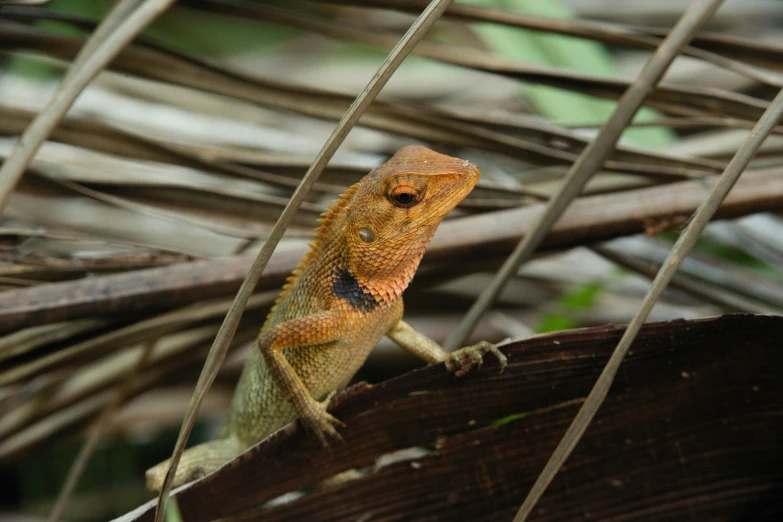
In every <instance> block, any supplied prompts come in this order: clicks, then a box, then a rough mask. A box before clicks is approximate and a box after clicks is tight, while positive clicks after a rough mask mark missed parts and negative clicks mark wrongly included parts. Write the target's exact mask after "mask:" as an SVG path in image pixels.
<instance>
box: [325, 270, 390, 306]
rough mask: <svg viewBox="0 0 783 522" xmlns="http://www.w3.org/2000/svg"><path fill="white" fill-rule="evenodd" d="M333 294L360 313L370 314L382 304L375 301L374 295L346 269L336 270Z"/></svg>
mask: <svg viewBox="0 0 783 522" xmlns="http://www.w3.org/2000/svg"><path fill="white" fill-rule="evenodd" d="M332 292H334V295H335V296H337V297H339V298H341V299H344V300H345V302H346V303H348V304H349V305H351V306H352V307H353V308H354V309H356V310H358V311H360V312H364V313H367V312H370V311H372V310H373V309H375V308H376V307H377V306H378V305H379V304H380V303H378V301H377V300H376V299H375V296H374V295H372V292H370V290H368V289H367V288H365V287H364V286H362V284H361V283H359V281H357V280H356V278H355V277H354V276H353V274H352V273H351V272H349V271H348V270H347V269H345V268H337V269H336V270H335V276H334V282H333V283H332Z"/></svg>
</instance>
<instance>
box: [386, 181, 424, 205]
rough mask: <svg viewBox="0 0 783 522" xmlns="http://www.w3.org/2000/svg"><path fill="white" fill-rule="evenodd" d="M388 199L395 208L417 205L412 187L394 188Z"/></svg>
mask: <svg viewBox="0 0 783 522" xmlns="http://www.w3.org/2000/svg"><path fill="white" fill-rule="evenodd" d="M389 199H390V200H391V202H392V203H393V204H394V206H395V207H401V208H408V207H412V206H413V205H415V204H416V203H418V201H417V200H418V194H416V190H415V189H413V188H412V187H406V186H401V187H396V188H395V189H394V190H392V191H391V193H390V194H389Z"/></svg>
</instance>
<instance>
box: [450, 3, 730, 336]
mask: <svg viewBox="0 0 783 522" xmlns="http://www.w3.org/2000/svg"><path fill="white" fill-rule="evenodd" d="M722 1H723V0H695V1H694V2H693V3H692V4H691V5H690V6H689V7H688V9H687V10H686V11H685V13H684V14H683V15H682V18H680V20H679V21H678V22H677V25H675V26H674V28H673V29H672V31H671V33H669V36H667V37H666V38H665V39H664V41H663V42H661V45H660V46H659V47H658V49H657V50H656V51H655V53H653V55H652V56H651V57H650V59H649V60H648V61H647V64H646V65H645V66H644V69H642V71H641V72H640V73H639V76H638V77H637V78H636V80H635V81H634V82H633V83H632V84H631V85H630V87H628V90H627V91H625V93H624V94H623V96H622V97H621V98H620V101H619V102H618V104H617V107H616V108H615V111H614V113H612V116H611V117H610V118H609V120H608V121H607V122H606V123H605V124H604V125H603V127H601V131H600V133H599V134H598V136H597V137H596V139H595V140H593V141H592V142H590V143H589V144H588V145H587V146H586V147H585V148H584V150H583V151H582V153H581V154H580V155H579V158H578V159H577V160H576V162H575V163H574V165H573V166H572V167H571V169H570V170H569V171H568V174H567V175H566V178H565V180H564V181H563V184H562V185H560V188H559V189H558V191H557V193H556V194H555V195H554V196H553V197H552V198H551V199H550V200H549V202H548V203H547V206H546V208H545V209H544V212H543V214H542V215H541V219H540V221H539V222H538V224H537V226H536V227H535V228H534V230H533V231H532V232H531V233H530V234H527V235H525V237H524V238H522V241H520V242H519V243H518V244H517V246H516V247H515V248H514V251H513V252H512V253H511V255H510V256H509V257H508V259H506V261H505V263H503V266H502V267H500V270H498V272H497V274H495V277H494V278H493V280H492V282H491V283H490V285H489V286H487V288H485V289H484V291H483V292H482V293H481V295H479V297H478V299H476V301H475V302H474V303H473V306H471V308H470V310H468V313H467V314H466V315H465V317H464V318H463V320H462V321H461V322H460V324H459V325H458V326H457V328H455V329H454V331H453V332H452V333H451V335H450V336H449V338H448V339H447V340H446V343H445V344H446V348H447V349H451V350H454V349H456V348H458V347H460V346H462V345H463V344H464V342H465V340H466V339H467V337H468V336H469V335H470V334H471V333H472V332H473V329H474V328H475V327H476V325H477V324H478V322H479V320H480V319H481V317H482V316H483V315H484V313H485V312H486V311H487V310H488V309H489V307H490V306H492V303H494V302H495V299H496V298H497V296H498V295H499V294H500V292H501V290H502V289H503V287H504V286H505V284H506V282H507V281H508V280H509V279H510V278H511V276H513V275H514V274H515V273H517V271H518V270H519V265H520V264H522V263H523V262H524V261H526V260H527V259H528V258H529V257H530V256H531V255H532V254H533V252H534V251H535V249H536V248H537V247H538V245H540V244H541V241H543V239H544V237H545V236H546V235H547V233H548V232H549V230H550V229H551V228H552V225H554V224H555V222H556V221H557V220H558V219H559V218H560V216H561V215H562V214H563V212H564V211H565V209H566V208H567V207H568V205H569V204H570V203H571V201H572V200H573V199H574V198H576V197H577V196H578V195H579V193H580V192H581V191H582V189H583V188H584V186H585V184H586V183H587V182H588V181H589V180H590V178H591V177H592V176H593V174H594V173H595V172H596V171H598V170H599V169H600V168H601V167H602V166H603V164H604V161H606V159H607V158H608V157H609V155H610V154H611V153H612V152H613V151H614V148H615V145H616V144H617V141H618V140H619V139H620V136H622V134H623V131H624V130H625V129H626V128H627V127H628V125H629V124H630V123H631V120H632V119H633V117H634V115H635V114H636V112H637V111H638V110H639V108H640V107H641V106H642V104H643V103H644V100H645V99H646V98H647V96H649V94H650V93H651V92H652V91H653V90H654V89H655V86H656V84H657V83H658V82H659V81H660V79H661V78H662V77H663V75H664V73H665V72H666V70H667V69H668V68H669V65H671V63H672V62H673V61H674V59H675V58H676V57H677V56H678V55H679V54H680V52H681V51H682V50H683V49H684V48H685V47H686V46H687V45H688V42H690V40H691V39H692V38H693V36H694V35H695V34H696V33H697V32H698V30H699V28H701V27H702V26H703V25H704V23H705V22H706V21H707V20H709V19H710V18H711V17H712V15H713V14H714V13H715V12H716V11H717V10H718V8H719V7H720V5H721V3H722Z"/></svg>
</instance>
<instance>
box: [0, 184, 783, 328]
mask: <svg viewBox="0 0 783 522" xmlns="http://www.w3.org/2000/svg"><path fill="white" fill-rule="evenodd" d="M712 183H714V180H703V181H688V182H682V183H677V184H670V185H665V186H660V187H651V188H643V189H637V190H630V191H625V192H621V193H617V194H604V195H597V196H589V197H583V198H579V199H577V200H576V201H575V202H574V203H572V204H571V206H570V207H569V208H568V210H566V212H565V214H564V215H563V217H562V218H561V219H560V220H559V221H558V222H557V223H556V224H555V226H554V227H553V228H552V231H551V232H550V234H549V236H548V237H547V239H545V241H544V247H545V248H550V249H551V248H566V247H570V246H575V245H583V244H589V243H593V242H596V241H600V240H604V239H609V238H613V237H619V236H623V235H628V234H635V233H639V232H642V231H644V230H645V228H646V227H647V226H648V225H649V222H650V220H662V219H667V218H672V217H677V216H683V217H686V218H687V217H689V216H690V214H691V213H692V212H693V211H694V210H695V209H696V207H697V206H698V205H699V203H701V201H702V199H703V198H704V197H705V194H706V193H707V191H708V190H709V186H711V184H712ZM781 208H783V176H781V171H780V170H779V169H772V170H765V171H757V172H747V173H745V174H744V175H743V176H742V177H741V178H740V180H739V181H738V182H737V184H736V185H735V187H734V188H733V189H732V191H731V193H730V194H729V196H728V197H727V198H726V200H725V201H724V203H723V205H722V206H721V210H719V212H718V216H719V217H721V218H729V217H736V216H741V215H748V214H752V213H755V212H763V211H770V210H777V209H781ZM542 209H543V204H536V205H530V206H527V207H522V208H516V209H510V210H501V211H496V212H487V213H484V214H477V215H473V216H466V217H462V218H457V219H452V220H448V221H446V222H444V223H443V224H442V225H441V226H440V228H439V230H438V232H437V234H436V235H435V238H434V239H433V241H432V244H431V245H430V247H429V248H428V250H427V253H426V254H425V256H424V260H423V262H422V268H423V269H426V266H427V265H428V264H431V263H433V262H435V261H439V260H443V259H449V260H451V261H454V260H455V259H460V260H462V261H463V262H466V261H469V260H476V259H487V258H489V257H492V256H497V255H505V254H507V253H508V252H510V251H511V249H513V248H514V246H515V245H516V243H517V242H518V241H519V239H520V238H521V237H522V236H523V235H524V234H525V233H527V231H528V230H530V229H531V228H532V227H533V226H534V225H535V223H536V221H537V219H538V216H539V215H540V213H541V211H542ZM303 252H304V247H302V249H293V250H288V251H285V252H278V253H276V254H275V255H274V256H273V257H272V259H271V260H270V262H269V265H268V266H267V268H266V270H265V271H264V275H263V276H262V278H261V281H260V282H259V285H258V288H259V289H270V288H277V287H279V286H280V285H281V284H282V281H283V280H284V279H285V277H286V276H287V275H288V274H289V273H290V272H291V270H293V269H294V268H295V267H296V265H297V263H298V261H299V258H300V257H301V255H302V253H303ZM251 261H252V260H251V258H250V257H248V256H238V257H230V258H224V259H216V260H211V261H195V262H188V263H177V264H174V265H171V266H166V267H158V268H150V269H144V270H134V271H129V272H125V273H121V274H115V275H104V276H98V277H93V278H88V279H82V280H77V281H67V282H62V283H55V284H48V285H41V286H36V287H32V288H25V289H20V290H11V291H7V292H3V293H0V334H3V333H8V332H12V331H14V330H18V329H21V328H25V327H29V326H35V325H40V324H48V323H54V322H59V321H67V320H74V319H79V318H83V317H97V316H105V315H110V314H125V313H132V312H138V311H141V310H144V311H148V312H153V311H161V310H166V309H169V308H176V307H179V306H184V305H186V304H189V303H192V302H196V301H200V300H203V299H208V298H212V297H218V296H224V295H231V294H233V293H235V292H236V290H237V289H238V288H239V285H240V284H241V282H242V280H243V279H244V277H245V274H246V272H247V269H248V268H249V266H250V263H251Z"/></svg>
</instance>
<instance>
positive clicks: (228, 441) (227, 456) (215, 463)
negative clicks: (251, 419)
mask: <svg viewBox="0 0 783 522" xmlns="http://www.w3.org/2000/svg"><path fill="white" fill-rule="evenodd" d="M241 452H242V449H241V448H240V446H239V442H238V441H237V440H236V439H235V438H234V437H226V438H224V439H217V440H211V441H209V442H205V443H203V444H199V445H198V446H193V447H192V448H188V449H186V450H185V452H184V453H183V454H182V458H181V459H180V461H179V466H177V472H176V473H175V474H174V484H173V486H172V487H175V488H176V487H177V486H181V485H182V484H185V483H187V482H191V481H193V480H196V479H199V478H201V477H203V476H204V475H206V474H208V473H211V472H213V471H215V470H216V469H218V468H219V467H220V466H222V465H223V464H225V463H226V462H228V461H229V460H231V459H233V458H234V457H236V456H237V455H239V454H240V453H241ZM170 460H171V459H167V460H164V461H163V462H161V463H160V464H157V465H155V466H153V467H151V468H150V469H148V470H147V473H146V477H147V489H149V490H150V491H152V492H158V491H160V490H161V488H162V487H163V481H164V479H165V478H166V471H167V470H168V468H169V461H170Z"/></svg>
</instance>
